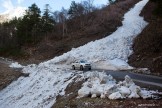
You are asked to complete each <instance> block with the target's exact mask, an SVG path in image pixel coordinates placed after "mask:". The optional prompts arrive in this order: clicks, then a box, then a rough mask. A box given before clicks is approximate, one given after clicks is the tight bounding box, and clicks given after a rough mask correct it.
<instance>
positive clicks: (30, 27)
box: [17, 4, 41, 45]
mask: <svg viewBox="0 0 162 108" xmlns="http://www.w3.org/2000/svg"><path fill="white" fill-rule="evenodd" d="M40 13H41V11H40V9H39V8H38V7H37V5H36V4H32V5H31V7H29V8H28V10H26V14H25V15H24V17H23V18H22V19H21V20H20V22H19V24H18V26H17V36H18V41H19V44H20V45H22V44H26V43H35V42H37V41H38V40H39V38H40V37H38V36H39V34H40V33H41V23H40V21H41V17H40Z"/></svg>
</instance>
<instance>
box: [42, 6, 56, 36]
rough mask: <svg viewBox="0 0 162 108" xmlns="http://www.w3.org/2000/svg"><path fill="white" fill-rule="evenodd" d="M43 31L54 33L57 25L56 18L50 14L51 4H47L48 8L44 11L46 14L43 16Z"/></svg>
mask: <svg viewBox="0 0 162 108" xmlns="http://www.w3.org/2000/svg"><path fill="white" fill-rule="evenodd" d="M42 24H43V25H42V26H43V28H42V30H43V31H44V32H46V33H47V32H49V31H52V29H53V27H54V25H55V20H54V18H53V17H52V15H51V14H50V6H49V4H46V8H45V9H44V13H43V16H42Z"/></svg>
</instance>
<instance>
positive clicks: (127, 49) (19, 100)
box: [0, 0, 150, 108]
mask: <svg viewBox="0 0 162 108" xmlns="http://www.w3.org/2000/svg"><path fill="white" fill-rule="evenodd" d="M147 2H148V0H143V1H141V2H139V3H137V4H136V5H135V7H134V8H132V9H131V10H130V11H129V12H128V13H126V14H125V16H124V20H123V26H121V27H119V28H118V30H117V31H116V32H114V33H113V34H112V35H111V36H108V37H106V38H103V39H101V40H97V41H94V42H90V43H88V44H86V45H84V46H81V47H79V48H76V49H73V50H71V51H69V52H67V53H65V54H63V55H62V56H58V57H55V58H54V59H52V60H49V61H47V62H43V63H40V64H39V65H29V66H26V67H24V68H23V72H24V73H30V75H29V77H27V78H23V77H21V78H19V79H18V80H17V81H15V82H13V83H12V84H11V85H9V86H8V87H7V88H6V89H4V90H2V91H1V92H0V107H2V108H4V107H7V108H13V107H14V108H17V107H21V108H29V107H30V108H31V107H37V108H40V107H42V108H50V107H51V106H52V105H53V103H54V102H55V101H56V97H57V96H58V95H65V89H66V87H67V86H68V85H69V84H70V83H72V82H77V81H81V80H84V78H85V79H86V74H83V73H82V72H76V71H73V70H70V69H68V68H67V67H69V63H71V62H73V61H75V60H77V59H88V60H89V61H91V62H96V63H99V62H98V61H103V60H104V61H105V62H104V64H105V65H107V63H109V64H111V65H112V66H116V67H118V69H120V68H121V67H123V66H126V67H127V68H129V66H127V64H126V61H127V59H128V56H129V54H130V53H131V52H132V51H131V44H132V39H133V38H134V37H135V36H137V35H138V34H139V33H140V32H141V31H142V29H141V28H144V27H145V26H146V24H147V23H146V22H145V21H144V20H143V18H142V17H140V16H139V14H140V12H141V10H142V8H143V7H144V5H145V4H146V3H147ZM130 16H131V17H130ZM134 22H136V23H134ZM139 26H140V27H139ZM109 45H110V46H109ZM120 48H121V49H120ZM122 49H123V50H122ZM107 51H108V52H107ZM119 63H120V64H119ZM87 73H88V74H89V72H87ZM90 73H91V72H90ZM92 73H94V72H92ZM97 73H98V72H97ZM91 75H92V76H95V75H97V74H91ZM98 76H100V75H98ZM133 86H134V85H133ZM137 88H139V87H137ZM132 89H133V88H132ZM132 93H133V94H131V96H135V95H136V91H135V92H132ZM118 94H120V93H118ZM141 94H142V95H144V96H145V95H147V93H146V92H145V93H142V92H141ZM149 95H150V94H149Z"/></svg>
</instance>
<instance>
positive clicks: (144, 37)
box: [129, 0, 162, 75]
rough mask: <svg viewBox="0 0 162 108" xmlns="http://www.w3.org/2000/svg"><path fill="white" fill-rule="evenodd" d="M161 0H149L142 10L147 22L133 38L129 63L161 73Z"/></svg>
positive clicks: (154, 72)
mask: <svg viewBox="0 0 162 108" xmlns="http://www.w3.org/2000/svg"><path fill="white" fill-rule="evenodd" d="M161 9H162V0H150V1H149V3H148V4H147V5H146V6H145V8H144V10H143V11H142V14H141V15H142V16H144V18H145V20H146V21H148V22H149V24H148V26H147V27H146V28H145V29H144V30H143V32H142V33H141V34H140V35H139V36H138V37H137V38H136V39H135V40H134V44H133V50H134V53H133V54H132V55H131V56H130V59H129V63H130V64H131V65H132V66H135V67H143V68H149V69H150V70H151V72H152V73H153V74H157V75H160V74H162V17H161V16H162V10H161Z"/></svg>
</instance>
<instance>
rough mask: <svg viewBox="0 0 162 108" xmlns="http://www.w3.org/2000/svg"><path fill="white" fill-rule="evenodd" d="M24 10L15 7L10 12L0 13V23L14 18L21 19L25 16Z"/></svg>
mask: <svg viewBox="0 0 162 108" xmlns="http://www.w3.org/2000/svg"><path fill="white" fill-rule="evenodd" d="M25 10H26V8H24V7H16V8H14V9H12V10H8V11H6V12H4V13H0V23H3V22H6V21H9V20H11V19H13V18H14V17H17V18H19V17H22V16H23V15H24V14H25Z"/></svg>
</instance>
